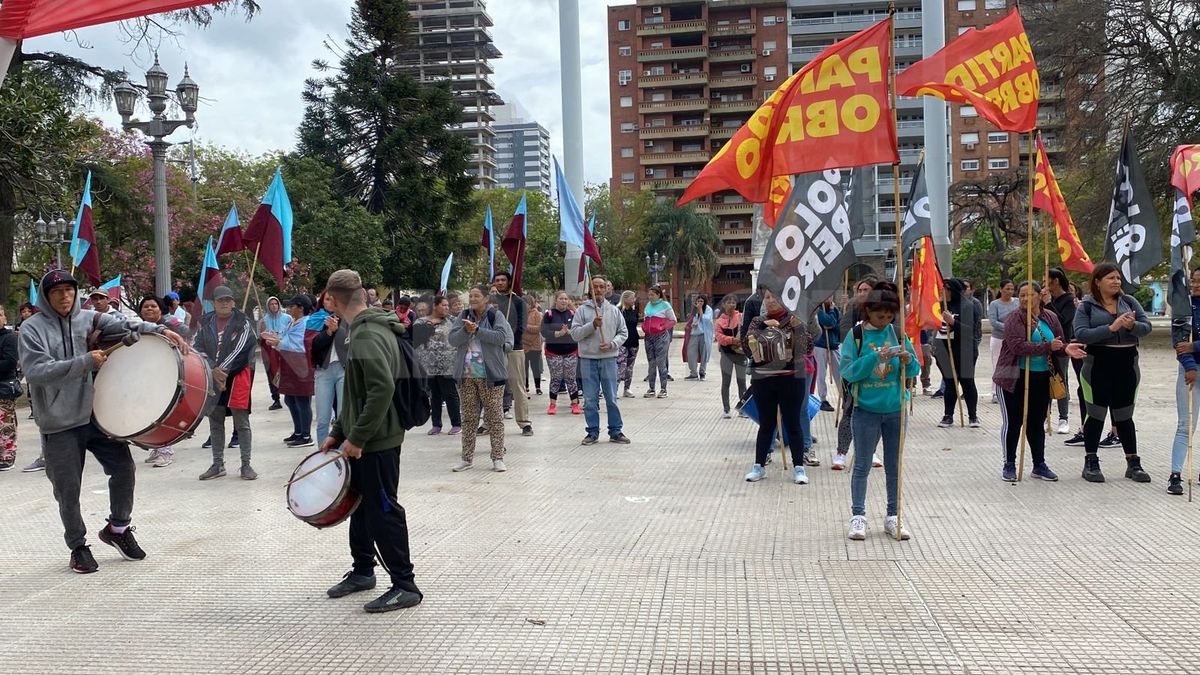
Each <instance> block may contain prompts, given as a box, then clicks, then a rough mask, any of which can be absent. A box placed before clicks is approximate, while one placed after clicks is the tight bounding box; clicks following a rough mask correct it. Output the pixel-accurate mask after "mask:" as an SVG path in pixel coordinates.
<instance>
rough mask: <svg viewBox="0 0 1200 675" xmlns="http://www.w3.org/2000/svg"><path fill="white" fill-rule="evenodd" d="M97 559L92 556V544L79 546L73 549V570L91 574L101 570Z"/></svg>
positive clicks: (77, 572) (78, 572)
mask: <svg viewBox="0 0 1200 675" xmlns="http://www.w3.org/2000/svg"><path fill="white" fill-rule="evenodd" d="M99 569H100V566H99V565H97V564H96V559H95V558H93V557H92V549H91V547H90V546H77V547H75V549H74V550H72V551H71V571H72V572H74V573H76V574H91V573H92V572H95V571H96V570H99Z"/></svg>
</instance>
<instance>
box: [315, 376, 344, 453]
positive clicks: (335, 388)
mask: <svg viewBox="0 0 1200 675" xmlns="http://www.w3.org/2000/svg"><path fill="white" fill-rule="evenodd" d="M345 381H346V371H345V369H343V368H342V363H341V361H335V362H333V363H330V364H329V367H328V368H318V369H317V374H316V377H315V378H314V379H313V384H314V385H315V388H316V391H315V393H314V397H315V399H316V401H315V402H314V405H316V410H317V412H316V417H317V441H318V442H320V441H323V440H325V437H327V436H328V435H329V420H330V418H331V417H332V416H333V406H334V402H335V401H336V402H337V412H338V414H339V415H340V414H341V412H342V400H343V399H344V398H345V397H344V396H343V395H342V391H343V389H342V386H343V383H344V382H345Z"/></svg>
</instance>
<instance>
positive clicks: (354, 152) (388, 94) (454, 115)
mask: <svg viewBox="0 0 1200 675" xmlns="http://www.w3.org/2000/svg"><path fill="white" fill-rule="evenodd" d="M408 31H409V21H408V14H407V3H406V2H403V1H402V0H359V2H358V3H357V6H356V8H355V9H354V12H353V15H352V18H351V22H350V38H349V39H348V40H346V43H345V48H344V50H343V51H342V53H341V54H342V55H341V58H340V59H339V65H338V66H337V67H336V68H333V67H330V66H327V65H326V64H323V63H320V62H318V63H316V64H314V65H315V66H316V67H317V68H318V69H319V70H325V71H330V72H331V74H330V75H329V76H327V77H323V78H319V79H311V80H309V81H308V82H307V83H306V85H305V91H304V101H305V103H306V109H305V113H304V119H303V122H302V123H301V126H300V146H299V153H300V155H302V156H307V157H312V158H315V159H318V160H320V161H322V162H324V163H325V164H327V165H328V166H329V167H331V168H332V169H333V170H334V175H335V178H336V181H337V183H336V185H337V187H338V189H339V191H340V192H341V194H342V196H344V197H351V198H353V199H355V200H357V201H358V202H359V203H361V204H362V205H363V206H364V207H365V208H366V210H367V211H368V212H370V213H372V214H375V215H378V216H380V217H381V219H382V223H383V227H384V232H385V233H386V235H387V237H386V239H385V240H386V241H389V242H390V245H389V251H388V252H387V255H386V256H385V258H384V261H383V272H382V280H383V281H384V283H386V284H388V285H392V286H405V287H410V288H412V287H425V288H432V287H434V286H436V285H437V283H438V274H439V272H440V266H439V265H438V264H437V263H436V262H434V261H437V260H441V259H443V258H444V257H445V253H446V251H445V250H444V249H445V242H447V241H449V240H451V239H452V238H453V236H454V231H455V226H456V224H457V223H458V222H459V218H460V214H461V213H463V212H464V210H465V208H466V206H467V203H468V200H469V198H470V193H471V179H470V178H469V177H468V176H467V175H466V171H467V168H468V166H467V157H468V155H469V154H470V152H471V146H470V144H469V142H468V141H467V140H466V139H465V138H464V137H463V136H462V135H461V134H458V133H455V132H453V131H451V130H450V129H449V127H450V126H452V125H454V124H457V123H458V122H459V120H460V115H461V111H462V108H461V106H459V105H458V103H456V102H455V100H454V97H453V94H452V93H451V90H450V86H449V83H448V82H441V83H438V84H436V85H428V86H427V85H424V84H422V83H421V82H419V81H417V80H416V78H414V77H413V76H411V75H408V74H406V73H404V72H403V71H402V70H401V69H400V59H401V58H402V57H403V56H404V55H405V48H406V45H407V43H408V42H409V40H410V36H409V32H408Z"/></svg>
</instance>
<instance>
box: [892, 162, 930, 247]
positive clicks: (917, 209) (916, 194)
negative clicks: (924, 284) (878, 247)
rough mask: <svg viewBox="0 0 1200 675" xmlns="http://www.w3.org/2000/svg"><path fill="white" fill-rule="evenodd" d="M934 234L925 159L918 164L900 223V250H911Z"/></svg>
mask: <svg viewBox="0 0 1200 675" xmlns="http://www.w3.org/2000/svg"><path fill="white" fill-rule="evenodd" d="M932 236H933V219H932V217H931V216H930V215H929V188H927V187H926V186H925V160H921V164H920V165H918V166H917V175H916V177H915V178H913V184H912V188H911V189H910V190H909V191H908V209H907V210H905V212H904V220H902V221H901V225H900V250H901V251H904V255H905V256H907V255H908V252H909V250H911V249H912V247H913V246H915V245H916V243H917V242H919V241H921V239H922V238H924V237H932Z"/></svg>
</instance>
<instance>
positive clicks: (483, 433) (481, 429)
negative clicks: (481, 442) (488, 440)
mask: <svg viewBox="0 0 1200 675" xmlns="http://www.w3.org/2000/svg"><path fill="white" fill-rule="evenodd" d="M475 435H476V436H487V426H486V425H483V424H480V425H479V428H478V429H476V430H475Z"/></svg>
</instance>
